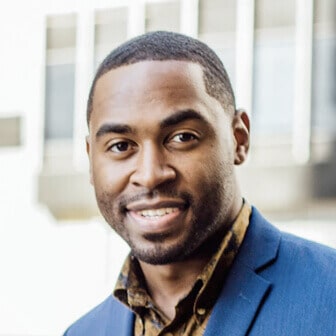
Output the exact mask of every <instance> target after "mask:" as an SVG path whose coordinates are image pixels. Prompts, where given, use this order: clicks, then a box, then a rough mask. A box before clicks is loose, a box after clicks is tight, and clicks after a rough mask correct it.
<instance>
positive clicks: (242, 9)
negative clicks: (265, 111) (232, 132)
mask: <svg viewBox="0 0 336 336" xmlns="http://www.w3.org/2000/svg"><path fill="white" fill-rule="evenodd" d="M253 43H254V0H237V31H236V88H235V94H236V102H237V107H242V108H245V109H246V111H247V112H248V113H251V112H252V82H253Z"/></svg>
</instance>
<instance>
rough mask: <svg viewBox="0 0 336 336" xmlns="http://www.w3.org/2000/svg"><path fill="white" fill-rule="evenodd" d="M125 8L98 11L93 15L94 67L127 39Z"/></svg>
mask: <svg viewBox="0 0 336 336" xmlns="http://www.w3.org/2000/svg"><path fill="white" fill-rule="evenodd" d="M127 15H128V10H127V7H118V8H110V9H104V10H99V11H97V12H96V15H95V66H98V65H99V64H100V63H101V61H102V60H103V59H104V57H106V56H107V55H108V53H109V52H111V51H112V50H113V48H115V47H117V46H118V45H119V44H121V43H123V42H124V41H125V40H126V39H127Z"/></svg>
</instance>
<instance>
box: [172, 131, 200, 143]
mask: <svg viewBox="0 0 336 336" xmlns="http://www.w3.org/2000/svg"><path fill="white" fill-rule="evenodd" d="M196 139H197V137H196V135H194V134H192V133H188V132H183V133H178V134H176V135H174V136H173V137H172V138H171V141H174V142H180V143H183V142H190V141H193V140H196Z"/></svg>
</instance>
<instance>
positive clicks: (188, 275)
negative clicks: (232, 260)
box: [140, 256, 209, 320]
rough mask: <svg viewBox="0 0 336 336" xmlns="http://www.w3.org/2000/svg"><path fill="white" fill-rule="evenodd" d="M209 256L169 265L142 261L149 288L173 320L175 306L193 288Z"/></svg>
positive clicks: (162, 308) (156, 300)
mask: <svg viewBox="0 0 336 336" xmlns="http://www.w3.org/2000/svg"><path fill="white" fill-rule="evenodd" d="M208 261H209V257H205V256H204V257H200V258H197V259H190V260H186V261H181V262H176V263H171V264H168V265H151V264H147V263H144V262H142V261H140V266H141V269H142V271H143V274H144V276H145V280H146V284H147V289H148V292H149V294H150V295H151V297H152V299H153V301H154V302H155V304H156V305H157V307H158V308H159V309H160V310H161V311H162V312H163V313H164V314H165V315H166V316H167V317H168V318H169V319H170V320H172V319H173V318H174V316H175V307H176V305H177V304H178V302H179V301H180V300H181V299H182V298H184V297H185V296H186V295H187V294H188V293H189V292H190V290H191V289H192V287H193V285H194V283H195V281H196V279H197V276H198V275H199V274H200V273H201V272H202V270H203V268H204V267H205V265H206V264H207V263H208Z"/></svg>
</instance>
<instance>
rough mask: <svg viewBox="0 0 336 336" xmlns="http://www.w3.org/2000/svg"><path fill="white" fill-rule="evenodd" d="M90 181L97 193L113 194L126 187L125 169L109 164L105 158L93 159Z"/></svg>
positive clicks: (118, 164)
mask: <svg viewBox="0 0 336 336" xmlns="http://www.w3.org/2000/svg"><path fill="white" fill-rule="evenodd" d="M92 162H93V164H92V167H91V169H92V180H93V185H94V187H95V189H96V192H97V191H99V192H100V191H103V192H107V193H109V194H115V193H118V192H120V191H122V190H123V189H124V188H125V186H126V185H127V183H128V182H127V181H128V175H127V169H126V167H124V165H121V164H120V163H115V162H111V161H110V160H108V159H106V158H104V157H103V158H98V157H97V158H95V157H93V161H92Z"/></svg>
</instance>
